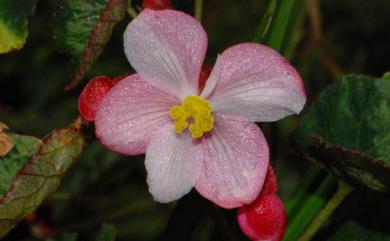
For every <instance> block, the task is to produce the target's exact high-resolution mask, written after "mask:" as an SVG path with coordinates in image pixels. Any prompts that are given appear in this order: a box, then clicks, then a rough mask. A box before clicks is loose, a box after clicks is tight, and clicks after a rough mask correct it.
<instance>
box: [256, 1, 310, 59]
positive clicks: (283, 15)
mask: <svg viewBox="0 0 390 241" xmlns="http://www.w3.org/2000/svg"><path fill="white" fill-rule="evenodd" d="M303 2H304V1H303V0H280V1H278V5H277V7H276V12H275V15H274V17H273V18H272V22H271V26H270V27H269V30H268V33H267V36H266V38H265V41H264V42H265V43H266V44H268V45H269V46H270V47H271V48H274V49H275V50H277V51H279V52H281V53H284V52H285V50H286V48H287V45H288V43H289V41H290V37H291V34H292V32H293V29H294V27H295V24H296V20H297V18H298V15H299V12H300V10H301V9H302V5H303ZM267 12H268V11H267ZM262 21H266V20H264V18H263V19H262ZM262 24H263V23H261V25H262ZM256 40H257V39H256ZM259 40H260V39H259Z"/></svg>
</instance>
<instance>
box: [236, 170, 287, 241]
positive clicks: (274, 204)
mask: <svg viewBox="0 0 390 241" xmlns="http://www.w3.org/2000/svg"><path fill="white" fill-rule="evenodd" d="M277 189H278V184H277V180H276V176H275V173H274V171H273V169H272V167H271V166H269V169H268V173H267V177H266V179H265V182H264V186H263V190H262V192H261V194H260V195H259V196H258V197H257V199H256V200H255V201H254V202H252V203H251V204H249V205H245V206H243V207H241V208H240V209H239V210H238V216H237V218H238V223H239V225H240V228H241V230H242V231H243V232H244V234H245V235H246V236H248V237H249V238H250V239H251V240H254V241H259V240H262V241H280V240H282V238H283V235H284V232H285V231H286V224H287V217H286V211H285V209H284V205H283V203H282V201H281V200H280V198H279V197H278V196H276V195H275V192H276V191H277Z"/></svg>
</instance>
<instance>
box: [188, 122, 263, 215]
mask: <svg viewBox="0 0 390 241" xmlns="http://www.w3.org/2000/svg"><path fill="white" fill-rule="evenodd" d="M202 142H203V148H204V152H205V158H204V159H205V162H204V165H203V169H202V172H201V175H200V178H199V180H198V182H197V183H196V185H195V187H196V189H197V190H198V192H199V193H200V194H201V195H203V196H204V197H206V198H208V199H210V200H211V201H213V202H214V203H216V204H217V205H219V206H221V207H223V208H236V207H240V206H242V205H243V204H248V203H251V202H252V201H253V200H254V199H255V198H256V197H257V196H258V194H259V192H260V191H261V188H262V186H263V182H264V179H265V176H266V174H267V170H268V162H269V153H268V145H267V142H266V140H265V138H264V136H263V134H262V132H261V130H260V128H259V127H258V126H257V125H256V124H255V123H253V122H249V121H246V120H240V119H235V118H232V117H229V116H227V115H217V114H216V115H215V125H214V129H213V131H212V132H211V133H210V134H208V135H206V136H204V137H203V140H202Z"/></svg>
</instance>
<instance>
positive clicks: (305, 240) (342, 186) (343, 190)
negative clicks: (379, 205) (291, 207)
mask: <svg viewBox="0 0 390 241" xmlns="http://www.w3.org/2000/svg"><path fill="white" fill-rule="evenodd" d="M351 191H352V187H351V186H349V185H348V184H346V183H345V182H343V181H339V186H338V189H337V191H336V193H335V194H334V195H333V197H332V198H331V199H330V200H329V202H328V203H327V204H326V205H325V207H324V208H323V209H322V210H321V211H320V212H319V213H318V214H317V216H316V217H315V218H314V219H313V221H312V222H311V224H310V225H309V227H307V228H306V230H305V232H304V233H303V234H302V235H301V237H300V238H299V239H298V241H309V240H311V238H312V237H313V236H314V235H315V234H316V233H317V231H318V230H319V229H320V227H321V226H322V225H323V224H324V223H325V222H326V221H327V220H328V219H329V217H330V216H331V215H332V213H333V212H334V210H336V208H337V207H338V206H339V205H340V204H341V203H342V202H343V201H344V199H345V198H346V197H347V196H348V195H349V194H350V193H351Z"/></svg>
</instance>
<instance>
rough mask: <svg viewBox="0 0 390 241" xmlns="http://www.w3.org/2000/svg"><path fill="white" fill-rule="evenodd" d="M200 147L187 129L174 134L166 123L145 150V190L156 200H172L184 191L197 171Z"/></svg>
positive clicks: (200, 162)
mask: <svg viewBox="0 0 390 241" xmlns="http://www.w3.org/2000/svg"><path fill="white" fill-rule="evenodd" d="M202 165H203V149H202V145H201V143H200V141H199V140H196V139H193V138H192V137H191V136H190V134H189V133H188V131H185V132H184V133H182V134H176V133H175V131H174V128H173V124H172V123H169V124H167V125H165V126H163V127H162V128H161V130H160V131H159V132H158V133H157V134H156V135H155V136H153V138H152V140H151V142H150V144H149V146H148V150H147V151H146V158H145V166H146V170H147V172H148V179H147V182H148V185H149V191H150V192H151V193H152V195H153V197H154V199H155V200H156V201H159V202H163V203H166V202H171V201H174V200H176V199H178V198H180V197H182V196H183V195H185V194H186V193H188V192H189V191H190V190H191V189H192V187H193V186H194V184H195V183H196V181H197V180H198V177H199V175H200V171H201V168H202Z"/></svg>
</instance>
